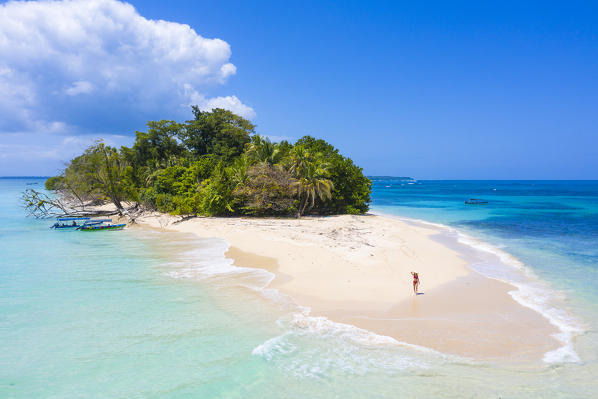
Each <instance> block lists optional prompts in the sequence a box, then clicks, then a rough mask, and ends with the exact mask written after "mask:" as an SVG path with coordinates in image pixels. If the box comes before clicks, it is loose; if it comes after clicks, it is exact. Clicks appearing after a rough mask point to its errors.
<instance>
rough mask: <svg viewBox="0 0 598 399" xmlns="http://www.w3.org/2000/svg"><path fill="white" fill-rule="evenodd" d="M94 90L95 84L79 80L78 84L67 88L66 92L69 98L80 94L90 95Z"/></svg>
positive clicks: (74, 83) (75, 83)
mask: <svg viewBox="0 0 598 399" xmlns="http://www.w3.org/2000/svg"><path fill="white" fill-rule="evenodd" d="M93 89H94V86H93V84H91V83H89V82H87V81H85V80H78V81H76V82H73V85H72V86H71V87H68V88H66V89H65V90H64V92H65V93H66V94H68V95H69V96H76V95H78V94H89V93H91V92H92V91H93Z"/></svg>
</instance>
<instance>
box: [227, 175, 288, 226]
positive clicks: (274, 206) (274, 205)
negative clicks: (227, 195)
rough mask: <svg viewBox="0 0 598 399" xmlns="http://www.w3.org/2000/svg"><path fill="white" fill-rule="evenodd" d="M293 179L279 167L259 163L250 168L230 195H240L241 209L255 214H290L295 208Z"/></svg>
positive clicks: (238, 196)
mask: <svg viewBox="0 0 598 399" xmlns="http://www.w3.org/2000/svg"><path fill="white" fill-rule="evenodd" d="M294 184H295V179H293V177H292V176H291V174H290V173H289V172H287V171H286V170H284V169H282V168H277V167H273V166H271V165H269V164H267V163H258V164H255V165H253V166H251V167H250V168H249V170H248V171H247V174H246V179H245V183H244V184H239V185H237V188H235V190H234V191H233V195H234V196H235V197H237V198H238V199H239V202H240V205H239V208H240V210H241V211H243V213H247V214H249V215H255V216H263V215H290V214H292V212H293V211H295V210H296V208H295V207H294V202H295V194H296V189H295V186H294Z"/></svg>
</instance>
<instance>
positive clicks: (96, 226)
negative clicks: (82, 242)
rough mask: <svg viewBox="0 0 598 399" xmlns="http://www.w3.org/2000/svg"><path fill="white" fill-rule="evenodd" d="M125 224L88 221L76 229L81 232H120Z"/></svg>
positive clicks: (109, 220)
mask: <svg viewBox="0 0 598 399" xmlns="http://www.w3.org/2000/svg"><path fill="white" fill-rule="evenodd" d="M125 226H126V224H125V223H119V224H112V219H94V220H88V221H87V222H85V223H84V224H83V226H81V227H79V228H77V230H81V231H100V230H122V229H124V228H125Z"/></svg>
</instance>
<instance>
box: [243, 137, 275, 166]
mask: <svg viewBox="0 0 598 399" xmlns="http://www.w3.org/2000/svg"><path fill="white" fill-rule="evenodd" d="M247 156H248V157H249V159H250V160H251V161H253V162H256V163H265V164H268V165H270V166H274V165H276V164H277V163H278V162H279V161H280V159H281V157H282V153H281V152H280V150H279V148H278V144H277V143H272V141H270V139H269V138H267V137H262V136H260V135H259V134H256V135H254V136H253V137H251V143H249V147H248V149H247Z"/></svg>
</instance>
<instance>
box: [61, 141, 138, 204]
mask: <svg viewBox="0 0 598 399" xmlns="http://www.w3.org/2000/svg"><path fill="white" fill-rule="evenodd" d="M126 170H127V162H126V160H125V159H124V157H123V156H122V155H121V154H120V153H119V152H118V151H117V150H116V149H115V148H113V147H109V146H106V145H105V144H104V143H103V142H97V143H96V144H95V145H92V146H91V147H89V148H87V150H85V153H84V154H83V155H80V156H78V157H76V158H75V159H73V160H72V161H71V163H70V165H69V166H68V167H67V168H66V170H65V171H64V182H65V185H68V187H70V189H71V191H72V192H73V193H78V192H80V194H77V195H80V196H85V197H86V198H92V199H103V198H107V199H109V200H110V201H111V202H112V203H113V204H114V205H115V206H116V208H117V209H118V210H119V212H120V211H122V210H123V206H122V201H123V200H125V199H127V198H128V197H130V196H134V195H135V193H134V185H133V183H132V182H131V181H130V179H128V178H127V175H126Z"/></svg>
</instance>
